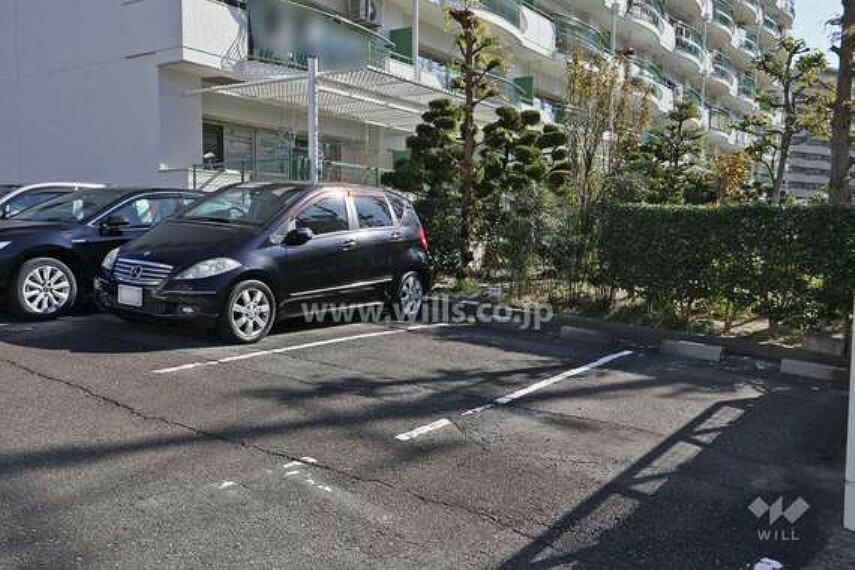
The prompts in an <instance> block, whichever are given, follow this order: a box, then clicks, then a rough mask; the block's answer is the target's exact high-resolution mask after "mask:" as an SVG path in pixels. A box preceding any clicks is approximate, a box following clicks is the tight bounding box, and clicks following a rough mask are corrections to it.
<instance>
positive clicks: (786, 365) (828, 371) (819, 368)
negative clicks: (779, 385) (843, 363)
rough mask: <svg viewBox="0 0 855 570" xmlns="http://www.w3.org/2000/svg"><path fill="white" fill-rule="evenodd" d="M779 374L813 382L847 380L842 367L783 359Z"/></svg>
mask: <svg viewBox="0 0 855 570" xmlns="http://www.w3.org/2000/svg"><path fill="white" fill-rule="evenodd" d="M781 373H782V374H789V375H791V376H801V377H803V378H812V379H814V380H831V381H837V382H846V381H847V380H848V379H849V371H848V370H846V369H845V368H843V367H840V366H829V365H827V364H817V363H816V362H807V361H805V360H795V359H792V358H784V359H782V360H781Z"/></svg>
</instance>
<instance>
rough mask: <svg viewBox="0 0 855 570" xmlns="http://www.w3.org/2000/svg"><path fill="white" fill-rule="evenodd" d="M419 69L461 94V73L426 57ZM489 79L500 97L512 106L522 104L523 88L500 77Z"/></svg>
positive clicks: (420, 60)
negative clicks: (459, 83) (459, 82)
mask: <svg viewBox="0 0 855 570" xmlns="http://www.w3.org/2000/svg"><path fill="white" fill-rule="evenodd" d="M419 69H420V70H421V72H422V73H423V74H424V73H430V74H431V75H433V76H434V77H435V78H436V79H437V80H438V81H439V83H440V85H441V86H442V88H443V89H446V90H448V91H451V92H452V93H459V92H460V88H459V86H458V85H457V78H458V77H460V72H459V71H458V70H456V69H453V68H452V67H451V66H449V65H448V64H446V63H442V62H438V61H436V60H433V59H429V58H426V57H419ZM488 77H489V79H490V80H491V81H492V83H493V85H494V86H495V87H496V89H497V90H498V91H499V97H501V98H502V99H504V100H505V101H507V102H508V103H510V104H512V105H519V104H520V103H521V102H522V99H523V96H524V95H525V90H524V89H523V88H522V87H520V86H519V85H517V84H516V83H514V82H513V81H511V80H510V79H508V78H506V77H502V76H500V75H493V74H490V75H489V76H488Z"/></svg>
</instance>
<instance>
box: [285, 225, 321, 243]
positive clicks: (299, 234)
mask: <svg viewBox="0 0 855 570" xmlns="http://www.w3.org/2000/svg"><path fill="white" fill-rule="evenodd" d="M313 237H315V233H314V232H313V231H312V230H310V229H309V228H294V229H293V230H291V231H290V232H288V233H287V234H285V240H284V242H285V245H303V244H304V243H306V242H307V241H309V240H310V239H312V238H313Z"/></svg>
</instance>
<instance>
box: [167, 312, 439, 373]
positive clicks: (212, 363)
mask: <svg viewBox="0 0 855 570" xmlns="http://www.w3.org/2000/svg"><path fill="white" fill-rule="evenodd" d="M447 326H450V324H449V323H434V324H430V325H413V326H411V327H407V328H404V329H393V330H384V331H378V332H372V333H363V334H356V335H353V336H344V337H340V338H331V339H327V340H319V341H316V342H307V343H305V344H298V345H295V346H284V347H282V348H272V349H270V350H256V351H255V352H248V353H246V354H238V355H237V356H227V357H226V358H220V359H217V360H203V361H201V362H191V363H190V364H182V365H180V366H172V367H170V368H160V369H158V370H152V374H169V373H171V372H179V371H181V370H191V369H193V368H202V367H205V366H217V365H219V364H228V363H230V362H237V361H239V360H247V359H250V358H258V357H259V356H267V355H269V354H282V353H283V352H292V351H295V350H303V349H305V348H315V347H318V346H327V345H330V344H338V343H341V342H349V341H352V340H361V339H365V338H375V337H379V336H388V335H393V334H401V333H405V332H412V331H420V330H424V329H430V328H436V327H447Z"/></svg>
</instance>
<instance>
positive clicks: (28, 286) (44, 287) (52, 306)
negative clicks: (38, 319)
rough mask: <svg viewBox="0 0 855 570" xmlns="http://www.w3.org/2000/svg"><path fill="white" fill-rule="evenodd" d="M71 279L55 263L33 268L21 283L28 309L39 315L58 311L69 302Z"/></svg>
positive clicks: (22, 293)
mask: <svg viewBox="0 0 855 570" xmlns="http://www.w3.org/2000/svg"><path fill="white" fill-rule="evenodd" d="M70 297H71V281H70V279H69V277H68V275H66V274H65V272H64V271H62V270H61V269H60V268H58V267H55V266H53V265H38V266H36V267H35V268H33V269H32V270H31V271H30V272H29V273H27V275H26V277H24V280H23V283H22V285H21V298H22V300H23V302H24V305H26V307H27V309H29V310H30V311H31V312H33V313H35V314H37V315H49V314H51V313H56V312H58V311H60V310H62V309H63V308H65V306H66V304H68V301H69V298H70Z"/></svg>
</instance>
